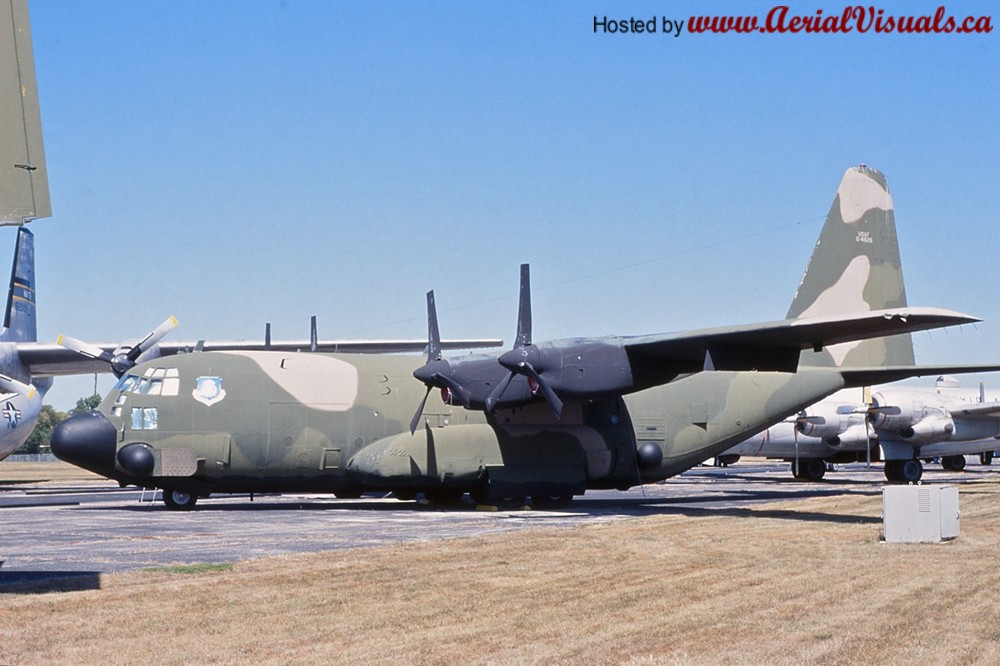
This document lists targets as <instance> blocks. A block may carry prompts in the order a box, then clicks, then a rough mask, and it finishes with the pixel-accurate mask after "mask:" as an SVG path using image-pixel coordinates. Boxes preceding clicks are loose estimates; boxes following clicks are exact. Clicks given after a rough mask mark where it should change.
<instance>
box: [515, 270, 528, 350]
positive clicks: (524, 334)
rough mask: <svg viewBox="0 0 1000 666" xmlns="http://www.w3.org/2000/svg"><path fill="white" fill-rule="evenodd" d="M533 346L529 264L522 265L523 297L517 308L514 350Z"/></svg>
mask: <svg viewBox="0 0 1000 666" xmlns="http://www.w3.org/2000/svg"><path fill="white" fill-rule="evenodd" d="M530 344H531V275H530V273H529V269H528V264H521V297H520V299H519V301H518V306H517V338H516V339H515V340H514V348H515V349H516V348H518V347H527V346H528V345H530Z"/></svg>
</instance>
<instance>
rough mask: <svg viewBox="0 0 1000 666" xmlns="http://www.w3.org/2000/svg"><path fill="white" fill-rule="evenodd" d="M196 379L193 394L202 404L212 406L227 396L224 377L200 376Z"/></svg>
mask: <svg viewBox="0 0 1000 666" xmlns="http://www.w3.org/2000/svg"><path fill="white" fill-rule="evenodd" d="M195 381H196V384H195V387H194V390H193V391H191V395H192V396H193V397H194V399H195V400H197V401H198V402H200V403H201V404H203V405H208V406H209V407H211V406H212V405H214V404H215V403H217V402H222V399H223V398H225V397H226V389H224V388H222V377H199V378H198V379H197V380H195Z"/></svg>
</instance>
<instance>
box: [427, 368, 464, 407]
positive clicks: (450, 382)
mask: <svg viewBox="0 0 1000 666" xmlns="http://www.w3.org/2000/svg"><path fill="white" fill-rule="evenodd" d="M434 379H435V380H436V381H438V382H440V383H442V384H444V385H445V386H446V387H447V388H448V390H449V391H451V394H452V395H453V396H455V397H456V398H458V400H459V402H461V403H462V406H463V407H466V408H468V407H469V405H470V404H471V402H472V396H471V395H470V394H469V391H468V390H467V389H466V388H465V387H464V386H462V385H461V384H459V383H458V382H456V381H455V380H454V379H452V378H451V377H449V376H447V375H442V374H440V373H435V374H434ZM427 389H428V390H430V387H429V386H428V387H427Z"/></svg>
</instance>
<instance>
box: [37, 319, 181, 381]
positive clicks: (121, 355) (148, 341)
mask: <svg viewBox="0 0 1000 666" xmlns="http://www.w3.org/2000/svg"><path fill="white" fill-rule="evenodd" d="M176 327H177V319H176V318H175V317H173V316H172V315H171V316H170V317H167V318H166V319H165V320H164V321H163V323H162V324H160V325H159V326H157V327H156V328H154V329H153V330H152V331H150V332H149V334H148V335H146V337H144V338H143V339H142V340H140V341H139V342H137V343H136V344H135V345H133V346H131V347H126V346H124V345H120V346H119V347H118V348H117V349H115V350H114V351H108V350H107V349H102V348H101V347H98V346H97V345H93V344H90V343H89V342H84V341H82V340H77V339H76V338H71V337H69V336H68V335H60V336H59V337H58V338H57V339H56V344H58V345H62V346H63V347H66V348H67V349H72V350H73V351H75V352H77V353H79V354H83V355H84V356H86V357H88V358H94V359H98V360H101V361H104V362H106V363H108V364H109V365H110V366H111V372H113V373H114V374H115V376H116V377H121V376H122V375H124V374H125V373H126V372H128V371H129V370H131V369H132V367H133V366H135V364H136V361H137V360H138V359H139V357H140V356H142V354H143V353H144V352H146V351H149V350H150V349H151V348H153V347H155V346H156V343H158V342H159V341H160V340H162V339H163V337H164V336H165V335H166V334H167V333H169V332H170V331H171V330H172V329H174V328H176Z"/></svg>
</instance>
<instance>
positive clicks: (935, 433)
mask: <svg viewBox="0 0 1000 666" xmlns="http://www.w3.org/2000/svg"><path fill="white" fill-rule="evenodd" d="M954 432H955V422H954V421H953V420H951V418H949V417H946V416H934V417H930V418H926V419H923V420H921V421H917V422H916V423H914V424H913V425H912V426H909V427H906V428H903V429H902V430H900V431H899V436H900V437H902V438H903V439H905V440H908V441H916V442H940V441H941V440H945V439H951V436H952V434H953V433H954Z"/></svg>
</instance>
